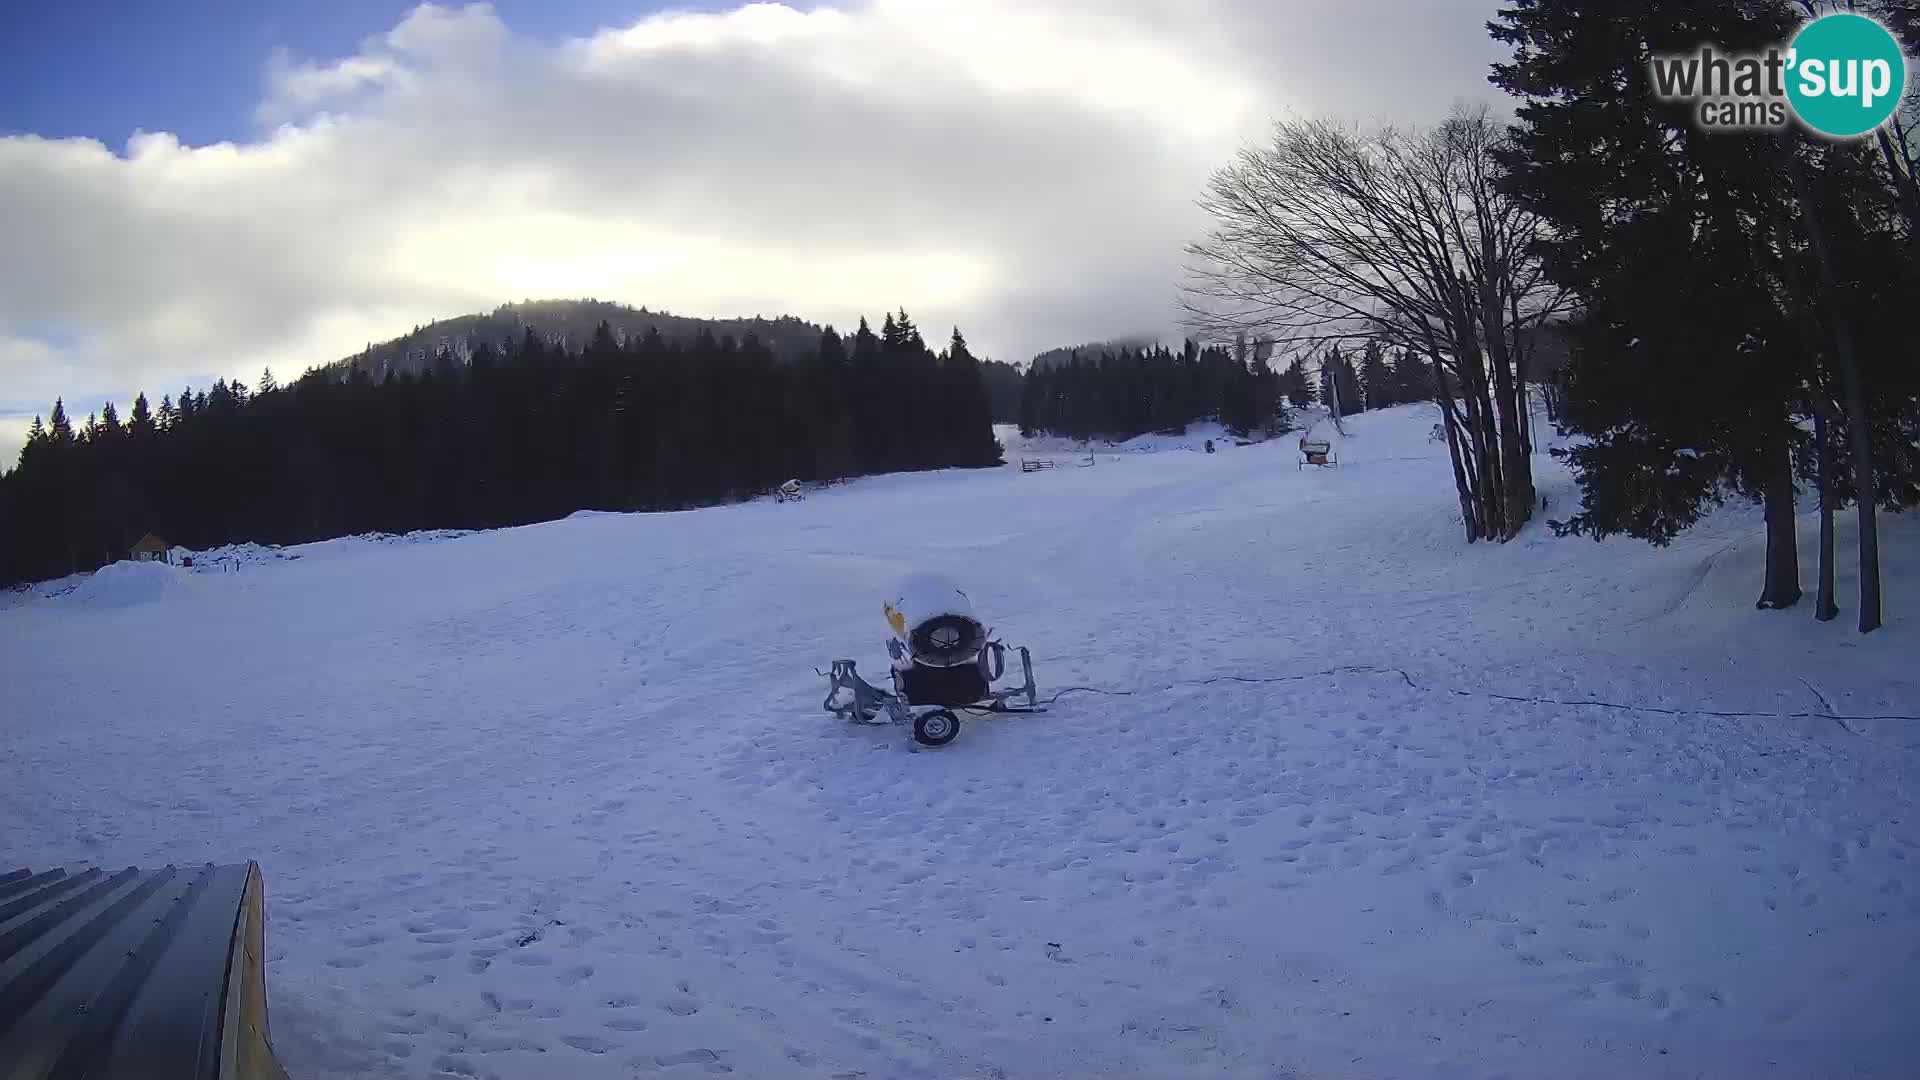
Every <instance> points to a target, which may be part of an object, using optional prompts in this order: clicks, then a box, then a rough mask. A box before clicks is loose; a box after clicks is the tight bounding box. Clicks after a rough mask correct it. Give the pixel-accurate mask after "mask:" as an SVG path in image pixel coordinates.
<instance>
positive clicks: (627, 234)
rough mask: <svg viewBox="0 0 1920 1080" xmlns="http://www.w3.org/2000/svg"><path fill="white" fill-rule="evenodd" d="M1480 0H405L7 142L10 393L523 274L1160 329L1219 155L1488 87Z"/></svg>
mask: <svg viewBox="0 0 1920 1080" xmlns="http://www.w3.org/2000/svg"><path fill="white" fill-rule="evenodd" d="M1492 6H1493V5H1492V2H1491V0H1369V2H1354V3H1345V4H1305V3H1299V4H1296V3H1285V4H1282V3H1279V2H1275V0H1193V2H1176V0H1052V2H1050V3H1041V2H1038V0H849V2H846V3H842V4H839V5H833V6H823V7H816V8H813V9H811V10H797V9H794V8H789V7H785V6H782V5H779V4H771V3H756V4H750V5H747V6H744V7H741V8H738V9H735V10H732V11H726V12H720V13H712V14H688V13H668V14H660V15H654V16H650V17H647V18H645V19H642V20H640V21H639V22H637V23H635V24H633V25H631V26H628V27H623V28H617V29H607V30H602V31H599V32H596V33H593V34H590V35H585V36H581V37H579V38H576V39H572V40H568V41H565V42H561V43H558V44H541V43H538V42H535V41H533V40H531V39H529V38H527V37H525V36H523V35H519V34H516V33H515V32H514V30H513V28H512V27H510V26H508V25H506V24H504V23H503V22H502V21H501V20H500V19H499V18H498V17H496V16H495V15H494V14H493V13H492V11H491V10H490V9H488V8H486V7H485V6H473V7H467V8H463V9H459V10H453V9H448V8H441V7H434V6H423V7H420V8H418V9H416V10H414V11H413V12H412V13H411V14H409V15H408V16H407V17H406V18H405V19H404V20H402V21H401V22H400V24H399V25H397V26H396V27H394V28H393V29H392V30H390V31H388V32H386V33H383V34H379V35H376V36H374V37H371V38H369V39H368V40H367V41H366V42H365V43H364V44H363V45H362V47H361V48H360V49H359V50H358V51H357V52H356V53H355V54H354V55H352V56H347V57H338V58H315V59H299V58H296V57H293V56H290V55H286V54H276V55H275V56H272V57H265V58H263V64H265V65H266V70H267V86H268V93H267V97H266V100H264V101H262V102H260V103H259V105H258V109H257V116H258V117H259V119H260V120H261V123H262V127H261V129H260V131H259V132H258V134H257V135H255V136H253V137H251V138H248V139H246V140H244V141H240V142H236V143H221V144H217V145H213V146H200V147H191V146H182V145H181V144H180V143H179V142H178V141H177V140H176V139H174V138H173V137H172V136H171V135H167V134H164V133H161V134H148V133H139V134H136V135H134V136H133V137H132V138H130V139H129V140H128V142H127V144H126V147H125V150H124V152H122V153H115V152H113V151H111V150H109V149H108V148H107V147H105V146H103V145H101V144H99V143H97V142H93V141H90V140H77V139H68V140H46V139H39V138H35V137H31V136H27V137H11V138H5V139H0V235H4V236H6V237H8V244H7V247H6V249H5V250H4V251H3V252H0V415H12V416H13V417H14V418H15V419H18V418H19V416H20V415H21V414H22V412H23V411H24V412H28V413H30V412H31V411H35V410H44V409H45V407H46V404H45V402H50V400H51V398H52V397H53V395H54V394H56V393H66V394H67V395H68V396H69V398H73V399H77V398H78V396H79V395H81V394H99V393H101V392H103V391H104V392H106V393H111V394H113V395H115V396H116V397H117V398H119V399H121V400H122V401H124V399H125V398H128V397H131V395H132V393H133V391H134V390H136V389H140V388H144V389H146V390H147V391H148V393H149V395H150V396H151V397H153V398H154V399H155V400H157V399H158V396H159V394H160V393H162V392H165V391H171V390H177V389H178V387H179V385H180V384H181V383H182V382H183V381H185V380H186V379H188V378H195V379H197V380H200V381H204V380H205V379H206V378H208V377H210V376H212V375H244V376H245V377H247V378H248V379H249V381H251V379H252V378H253V377H255V376H257V375H258V373H259V370H260V368H261V367H263V366H266V365H268V364H271V365H272V366H273V367H274V368H275V370H276V372H277V373H279V374H280V375H281V376H282V377H283V378H284V377H287V376H290V375H293V374H297V373H298V372H299V371H300V370H302V369H304V368H305V367H308V366H311V365H313V364H317V363H322V362H325V361H328V360H332V359H336V358H338V357H339V356H341V355H344V354H346V353H348V352H351V351H353V350H356V349H358V348H359V347H361V346H362V345H364V344H365V343H366V342H367V341H369V340H380V339H384V338H387V337H391V336H393V335H394V334H396V333H400V332H403V331H405V330H406V329H408V328H409V327H411V326H412V325H414V324H415V323H422V322H426V321H429V320H431V319H433V318H436V317H442V316H448V315H454V314H459V313H462V312H466V311H474V310H483V309H487V308H490V307H492V306H493V305H495V304H497V303H499V302H501V301H504V300H510V299H518V298H523V297H559V296H580V295H594V296H599V297H603V298H611V299H619V300H624V301H628V302H631V303H634V304H644V305H647V306H650V307H655V308H667V309H670V310H674V311H683V312H686V313H690V314H707V315H732V314H752V313H756V312H758V313H763V314H774V313H781V312H788V313H792V314H796V315H800V316H802V317H806V318H812V319H818V320H822V321H832V322H836V323H839V324H842V325H845V324H848V323H850V322H851V321H852V320H853V319H854V318H856V317H857V316H858V315H859V314H861V313H863V312H865V313H872V314H877V313H878V312H880V311H881V310H883V309H889V308H892V307H895V306H900V305H904V306H906V307H907V308H908V309H909V310H910V311H912V312H914V313H915V315H916V316H917V317H918V318H919V319H920V321H921V322H922V324H923V326H925V327H927V328H928V329H929V330H930V331H935V332H943V331H944V329H945V327H946V326H947V325H948V324H950V323H959V324H960V325H961V326H962V327H963V328H965V329H966V330H967V332H968V336H969V339H970V340H971V341H972V342H973V343H974V345H975V346H976V349H978V350H980V351H983V352H985V353H987V354H989V355H993V356H997V357H1000V358H1004V359H1023V358H1024V357H1026V356H1028V355H1030V354H1031V353H1033V352H1035V351H1037V350H1039V349H1041V348H1045V347H1047V346H1050V345H1054V344H1059V343H1062V342H1066V341H1074V340H1083V339H1088V338H1097V337H1102V336H1107V335H1112V334H1120V333H1131V332H1139V331H1148V332H1154V331H1163V330H1166V331H1170V330H1171V329H1172V328H1173V325H1174V322H1173V299H1174V289H1175V284H1176V280H1177V270H1178V266H1179V262H1180V248H1181V246H1182V244H1184V243H1185V242H1186V241H1187V240H1189V239H1191V238H1192V237H1193V236H1194V235H1195V233H1196V231H1197V229H1198V228H1199V227H1200V222H1199V221H1198V219H1197V217H1196V212H1195V210H1194V208H1193V199H1194V197H1195V196H1196V195H1197V194H1198V193H1199V191H1200V187H1201V184H1202V183H1203V182H1204V179H1205V177H1206V175H1207V173H1208V171H1209V170H1210V169H1211V168H1213V167H1214V166H1215V165H1217V164H1219V163H1220V162H1221V161H1222V160H1223V159H1224V158H1225V156H1226V155H1227V154H1229V153H1230V152H1231V150H1232V149H1233V147H1234V146H1235V145H1237V144H1238V143H1239V142H1240V141H1242V140H1243V139H1245V138H1248V137H1253V136H1257V135H1259V134H1260V132H1261V131H1262V129H1263V128H1264V127H1265V125H1266V123H1267V121H1268V120H1269V119H1270V118H1271V117H1273V116H1275V115H1278V114H1280V113H1282V112H1285V111H1289V110H1295V111H1302V112H1310V113H1329V112H1331V113H1337V114H1341V115H1347V116H1353V117H1368V116H1386V117H1392V118H1395V119H1402V120H1424V119H1431V118H1433V117H1434V116H1436V115H1438V114H1440V113H1442V112H1444V111H1445V109H1446V108H1447V106H1448V105H1449V104H1450V103H1451V102H1452V101H1454V100H1456V99H1471V98H1481V97H1486V96H1487V95H1488V93H1489V91H1488V90H1487V89H1486V86H1485V71H1486V64H1487V62H1488V60H1490V59H1492V58H1493V57H1494V56H1495V52H1494V50H1493V47H1492V46H1491V45H1490V44H1489V43H1488V42H1486V40H1485V34H1484V30H1483V29H1482V28H1481V25H1482V24H1483V23H1484V21H1485V20H1486V18H1487V17H1488V16H1489V15H1490V14H1491V8H1492ZM69 404H70V405H72V406H73V407H74V410H75V411H76V412H78V413H79V414H81V415H84V413H85V412H86V411H88V410H89V409H92V408H97V407H98V402H97V401H91V400H72V401H70V402H69ZM0 453H4V454H6V455H7V456H9V457H10V456H11V453H12V448H11V445H6V446H0Z"/></svg>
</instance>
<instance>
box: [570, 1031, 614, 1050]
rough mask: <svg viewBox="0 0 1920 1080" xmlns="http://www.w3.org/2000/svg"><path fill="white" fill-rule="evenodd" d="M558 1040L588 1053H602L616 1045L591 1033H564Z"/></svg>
mask: <svg viewBox="0 0 1920 1080" xmlns="http://www.w3.org/2000/svg"><path fill="white" fill-rule="evenodd" d="M560 1041H561V1042H563V1043H566V1044H567V1045H568V1046H571V1047H573V1048H574V1049H575V1050H584V1051H586V1052H587V1053H589V1054H604V1053H606V1052H607V1051H609V1050H611V1049H613V1048H614V1047H615V1046H616V1045H618V1044H616V1043H611V1042H608V1041H607V1040H605V1039H601V1038H597V1037H595V1036H592V1035H565V1036H562V1037H561V1039H560Z"/></svg>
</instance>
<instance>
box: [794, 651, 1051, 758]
mask: <svg viewBox="0 0 1920 1080" xmlns="http://www.w3.org/2000/svg"><path fill="white" fill-rule="evenodd" d="M1016 651H1017V652H1019V654H1020V671H1021V674H1022V676H1023V681H1022V683H1021V685H1019V686H1011V687H1006V688H1004V689H1000V690H995V689H994V688H993V682H994V680H996V679H999V678H1000V677H1001V676H1002V675H1004V674H1005V673H1006V666H1007V646H1006V645H1004V644H1002V643H1001V642H998V641H988V642H987V643H986V645H985V646H984V647H982V648H981V650H980V654H979V655H978V656H977V657H975V658H974V659H973V661H971V662H969V663H964V664H959V665H956V666H953V667H934V666H932V665H930V664H922V663H919V662H918V661H911V662H909V663H908V665H907V666H906V667H905V668H902V667H901V666H900V665H899V663H898V662H899V661H900V660H902V659H904V658H905V656H906V649H905V647H904V646H902V645H901V644H900V642H899V641H897V640H889V641H888V642H887V653H888V655H890V656H891V657H892V658H893V659H894V661H895V664H894V665H893V666H892V668H891V670H892V673H893V689H892V690H891V691H888V690H882V689H880V688H879V687H877V686H875V685H873V684H872V683H870V682H868V681H867V680H865V679H863V678H861V677H860V673H859V672H858V671H856V670H855V669H854V663H853V661H852V660H835V661H834V662H833V669H832V670H831V671H827V672H822V674H824V675H825V676H826V678H827V696H826V700H824V701H822V702H821V707H822V708H824V709H825V710H826V711H827V712H830V713H832V714H834V715H835V716H838V717H839V718H841V719H842V720H849V721H854V722H857V723H862V724H910V725H912V726H913V741H914V742H917V743H919V744H920V745H922V746H945V745H946V744H948V743H950V742H952V741H953V740H954V739H955V738H957V737H959V735H960V716H959V713H961V712H973V713H1027V712H1045V711H1046V710H1045V709H1042V708H1040V698H1039V692H1038V691H1037V690H1036V689H1035V688H1034V685H1033V656H1032V654H1030V653H1028V652H1027V647H1026V646H1025V645H1021V646H1018V647H1017V649H1016ZM1020 698H1025V699H1026V704H1025V705H1009V704H1008V702H1010V701H1014V700H1016V699H1020Z"/></svg>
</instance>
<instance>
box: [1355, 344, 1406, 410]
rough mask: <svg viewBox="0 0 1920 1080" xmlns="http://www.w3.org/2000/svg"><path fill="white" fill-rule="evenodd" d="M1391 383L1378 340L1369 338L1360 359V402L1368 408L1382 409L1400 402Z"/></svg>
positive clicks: (1391, 377)
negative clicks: (1361, 397)
mask: <svg viewBox="0 0 1920 1080" xmlns="http://www.w3.org/2000/svg"><path fill="white" fill-rule="evenodd" d="M1396 389H1397V388H1396V387H1395V386H1394V385H1393V375H1392V373H1391V372H1389V371H1388V370H1387V361H1386V357H1385V355H1384V354H1382V352H1381V350H1380V342H1379V341H1377V340H1369V341H1368V342H1367V350H1366V353H1365V355H1364V356H1363V357H1362V359H1361V361H1360V392H1361V394H1362V395H1363V399H1362V404H1363V405H1364V406H1365V407H1366V408H1368V409H1384V408H1387V407H1388V406H1390V405H1398V404H1400V397H1399V395H1398V393H1396Z"/></svg>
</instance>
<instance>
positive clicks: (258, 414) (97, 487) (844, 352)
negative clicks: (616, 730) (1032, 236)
mask: <svg viewBox="0 0 1920 1080" xmlns="http://www.w3.org/2000/svg"><path fill="white" fill-rule="evenodd" d="M1002 366H1005V365H1002ZM1011 370H1012V369H1010V368H1009V371H1011ZM1016 378H1017V376H1016ZM990 412H991V404H990V400H989V394H988V387H987V380H986V379H985V377H984V375H983V371H982V365H981V364H980V362H979V361H977V360H976V359H975V358H974V357H973V355H972V354H971V353H970V352H969V351H968V349H967V344H966V341H965V339H964V338H963V337H962V336H961V334H960V332H959V331H958V330H955V331H954V332H953V335H952V338H951V339H950V340H949V342H948V344H947V347H946V348H945V349H943V350H942V351H940V352H939V353H935V352H934V351H933V350H931V349H930V348H928V347H927V345H926V343H925V341H923V340H922V338H921V336H920V332H919V330H918V329H916V328H915V326H914V325H913V322H912V321H911V319H909V318H908V316H907V315H906V313H905V312H900V313H898V314H897V315H889V316H887V318H886V320H885V322H884V323H883V326H882V329H881V331H880V333H878V334H875V333H874V332H873V331H872V330H871V329H869V327H868V325H867V323H866V321H865V320H862V321H861V324H860V329H859V331H858V332H857V333H855V334H853V335H851V336H849V337H846V338H842V337H841V336H840V335H839V334H837V333H835V332H834V331H833V330H832V329H831V328H829V329H827V330H826V331H824V332H822V333H821V334H820V335H819V343H818V346H817V348H816V349H815V350H814V352H813V354H812V355H811V356H810V357H806V358H804V359H802V360H800V361H799V362H797V363H792V364H779V363H776V362H775V359H774V357H773V354H772V353H771V352H770V351H769V350H768V349H767V347H766V346H764V345H763V344H761V343H760V342H759V341H758V340H756V339H755V338H753V337H751V336H750V337H748V338H746V339H745V340H741V341H735V340H733V339H732V338H731V337H721V338H718V339H715V338H714V337H713V336H712V335H711V334H710V333H706V332H702V333H701V334H699V335H698V336H697V337H696V338H694V339H693V340H692V341H691V342H690V343H688V344H686V345H684V346H682V345H671V344H669V343H667V342H666V341H665V340H664V339H663V338H662V337H661V336H660V335H659V334H658V333H657V332H652V331H649V332H647V333H645V334H636V335H633V336H632V337H630V338H629V340H628V341H627V342H626V344H625V345H624V346H623V345H622V344H620V343H619V342H618V341H617V340H616V338H615V337H614V335H613V333H612V332H611V331H610V329H609V328H608V327H607V326H605V325H602V326H601V327H600V329H599V330H598V331H597V332H596V333H595V334H594V335H593V337H592V339H591V340H589V341H588V342H587V343H586V344H585V346H584V347H583V348H582V349H580V350H579V351H567V350H564V349H554V348H553V347H551V346H548V345H546V344H544V343H543V342H542V340H541V339H540V337H539V336H538V335H537V334H536V333H535V332H534V331H533V329H532V328H528V329H527V330H526V331H525V332H524V333H523V335H522V336H521V338H520V340H518V341H515V342H511V343H503V344H501V345H498V346H496V345H492V344H488V343H482V344H481V345H479V346H477V347H476V348H475V349H474V350H473V352H472V355H471V357H470V359H469V361H468V362H466V363H460V362H458V361H456V360H455V359H454V358H453V357H452V356H451V355H442V356H440V357H439V358H438V359H437V360H436V361H435V363H434V364H433V365H432V366H431V367H430V368H428V369H427V370H426V371H424V372H422V373H420V374H418V375H416V374H413V373H405V374H401V375H396V376H393V377H390V378H388V379H386V380H385V381H383V382H379V383H376V382H375V381H374V380H373V378H372V377H371V376H370V375H369V374H368V373H367V372H366V371H364V370H360V369H354V370H350V371H340V370H338V369H334V370H325V371H314V372H310V373H309V374H308V375H306V376H305V377H303V378H301V379H299V380H298V381H296V382H294V383H292V384H291V385H287V386H280V385H277V384H276V383H275V381H274V379H273V376H272V374H271V373H268V374H266V375H264V376H262V378H261V380H260V383H259V385H258V386H256V387H255V388H253V389H251V390H249V389H248V388H247V387H245V386H244V385H242V384H240V383H238V382H235V383H227V382H217V383H215V384H214V385H213V386H212V387H211V388H208V389H204V390H192V389H188V390H183V391H182V392H181V393H180V394H178V395H177V396H176V395H167V396H166V397H163V398H162V399H161V401H160V404H159V406H158V407H153V406H151V405H150V403H149V401H148V399H147V398H146V396H145V395H144V394H143V395H141V396H140V397H139V398H137V399H136V400H135V401H134V402H133V406H132V408H131V410H130V411H129V414H128V415H127V416H126V417H125V418H124V419H123V418H122V417H121V416H120V415H119V414H118V412H117V410H116V409H115V408H114V407H113V406H112V405H111V404H109V405H107V406H106V407H104V408H103V409H102V410H101V411H100V412H99V413H98V414H96V415H94V416H90V417H88V418H87V419H86V421H85V422H84V423H83V424H75V423H74V422H73V421H72V419H71V418H70V417H69V416H68V414H67V411H66V408H65V405H64V403H61V402H56V403H55V405H54V408H53V412H52V415H51V417H50V421H49V422H46V423H43V422H42V421H41V420H40V419H39V418H36V419H35V421H34V424H33V428H32V431H31V432H30V434H29V437H28V440H27V443H26V445H25V447H24V448H23V449H22V450H21V452H20V463H19V467H18V468H16V469H14V470H13V471H12V472H10V473H8V474H6V475H5V476H0V522H5V523H6V526H5V529H4V532H0V582H4V583H11V582H18V581H26V580H37V579H42V578H47V577H55V576H59V575H62V574H67V573H73V572H76V571H81V570H90V569H93V568H95V567H98V566H101V565H103V564H105V563H108V562H111V561H114V560H117V559H122V558H125V557H127V555H128V552H129V549H130V547H131V546H132V545H133V544H134V543H136V542H137V541H138V540H139V539H140V538H141V537H142V536H143V535H145V534H146V533H148V532H152V533H156V534H158V535H159V536H161V537H163V538H165V540H166V541H167V542H169V543H171V544H177V545H184V546H187V547H194V548H205V547H212V546H217V545H220V544H224V543H233V542H239V541H247V540H252V541H259V542H266V543H298V542H305V541H310V540H318V539H324V538H328V537H333V536H342V535H350V534H355V533H362V532H374V531H379V532H404V531H407V530H412V529H425V528H486V527H493V526H503V525H515V524H523V523H527V522H534V521H542V520H548V519H552V518H557V517H562V516H565V515H566V514H568V513H571V512H573V511H576V510H581V509H600V510H652V509H667V508H677V507H689V506H696V505H701V504H706V503H715V502H722V501H726V500H730V499H738V498H743V497H747V496H751V495H754V494H756V493H759V492H764V491H766V490H768V489H769V488H771V487H774V486H776V485H778V484H780V483H782V482H783V481H785V480H787V479H790V478H799V479H802V480H830V479H836V478H841V477H848V476H856V475H862V474H868V473H878V472H891V471H898V470H914V469H935V468H944V467H952V466H988V465H994V464H997V463H998V462H999V461H1000V460H1001V448H1000V446H999V444H998V443H997V442H995V440H994V437H993V432H992V427H991V420H990Z"/></svg>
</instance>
